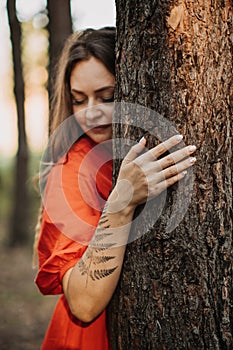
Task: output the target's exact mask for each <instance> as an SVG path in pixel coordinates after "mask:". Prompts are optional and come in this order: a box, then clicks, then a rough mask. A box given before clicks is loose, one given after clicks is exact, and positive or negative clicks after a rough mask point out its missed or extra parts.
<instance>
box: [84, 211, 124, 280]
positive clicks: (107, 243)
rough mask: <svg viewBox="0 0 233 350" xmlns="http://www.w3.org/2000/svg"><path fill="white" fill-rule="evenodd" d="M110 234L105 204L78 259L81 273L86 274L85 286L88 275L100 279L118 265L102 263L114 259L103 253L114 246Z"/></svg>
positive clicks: (111, 233)
mask: <svg viewBox="0 0 233 350" xmlns="http://www.w3.org/2000/svg"><path fill="white" fill-rule="evenodd" d="M112 236H113V232H111V228H110V223H109V219H108V215H107V206H105V207H104V209H103V213H102V216H101V219H100V221H99V225H98V227H97V229H96V232H95V235H94V237H93V239H92V241H91V243H90V245H89V247H88V249H87V251H86V253H85V254H84V256H83V258H82V259H81V260H80V261H79V268H80V272H81V275H86V286H87V283H88V278H89V277H90V278H91V279H92V280H93V281H96V280H100V279H102V278H105V277H108V276H110V275H111V274H112V273H113V272H114V271H115V270H116V269H117V267H118V266H113V267H109V268H107V267H106V268H104V264H107V263H108V262H109V261H111V260H114V259H115V256H112V255H109V254H108V253H109V252H108V253H106V254H105V251H106V250H107V249H110V248H113V247H115V246H116V243H115V242H111V237H112ZM98 265H101V267H98Z"/></svg>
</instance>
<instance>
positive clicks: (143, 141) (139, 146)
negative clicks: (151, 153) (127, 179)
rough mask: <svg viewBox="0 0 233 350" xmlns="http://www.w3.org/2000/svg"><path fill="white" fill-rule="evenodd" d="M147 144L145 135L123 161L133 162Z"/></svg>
mask: <svg viewBox="0 0 233 350" xmlns="http://www.w3.org/2000/svg"><path fill="white" fill-rule="evenodd" d="M145 145H146V139H145V137H142V138H141V140H140V141H139V142H138V143H137V144H136V145H134V146H133V147H132V148H131V149H130V151H129V152H128V153H127V154H126V156H125V158H124V159H123V162H122V163H125V164H127V163H129V162H132V161H133V160H134V159H136V158H137V157H138V155H139V154H140V153H141V152H142V151H143V149H144V148H145Z"/></svg>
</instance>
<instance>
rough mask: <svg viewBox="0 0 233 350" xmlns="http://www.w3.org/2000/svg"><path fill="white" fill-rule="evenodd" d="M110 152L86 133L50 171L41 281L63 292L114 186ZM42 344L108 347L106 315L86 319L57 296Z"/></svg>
mask: <svg viewBox="0 0 233 350" xmlns="http://www.w3.org/2000/svg"><path fill="white" fill-rule="evenodd" d="M111 179H112V162H111V154H110V153H109V152H107V150H106V149H104V148H103V146H100V145H96V144H95V143H94V142H93V141H91V140H90V139H89V138H88V137H87V136H84V137H83V138H82V139H80V140H79V141H78V142H77V143H75V144H74V145H73V146H72V148H71V149H70V150H69V152H68V153H67V155H66V156H64V157H63V158H62V159H61V161H59V162H58V164H56V165H55V166H54V167H53V168H52V170H51V172H50V174H49V177H48V182H47V185H46V194H45V197H44V201H43V204H44V208H45V209H44V213H43V219H42V225H41V233H40V239H39V245H38V255H39V271H38V274H37V276H36V280H35V281H36V284H37V286H38V287H39V289H40V291H41V292H42V293H43V294H62V293H63V290H62V278H63V276H64V274H65V273H66V271H67V270H68V269H69V268H71V267H73V266H74V265H75V264H76V263H77V262H78V260H79V259H80V258H81V257H82V255H83V253H84V252H85V250H86V247H87V245H88V242H89V241H90V239H91V237H92V235H93V233H94V231H95V228H96V226H97V224H98V221H99V218H100V215H101V210H102V209H103V206H104V203H105V201H106V199H107V198H108V195H109V192H110V190H111V187H112V182H111ZM41 349H42V350H62V349H64V350H71V349H72V350H78V349H81V350H108V349H110V347H109V344H108V338H107V331H106V315H105V311H103V312H102V314H101V315H99V317H97V318H96V319H95V320H94V321H93V322H91V323H88V324H85V323H83V322H81V321H79V320H78V319H76V318H75V317H74V316H73V315H72V314H71V312H70V310H69V306H68V304H67V302H66V299H65V296H64V295H62V296H61V298H60V299H59V300H58V303H57V306H56V308H55V311H54V314H53V316H52V319H51V321H50V324H49V327H48V330H47V332H46V335H45V338H44V341H43V345H42V348H41Z"/></svg>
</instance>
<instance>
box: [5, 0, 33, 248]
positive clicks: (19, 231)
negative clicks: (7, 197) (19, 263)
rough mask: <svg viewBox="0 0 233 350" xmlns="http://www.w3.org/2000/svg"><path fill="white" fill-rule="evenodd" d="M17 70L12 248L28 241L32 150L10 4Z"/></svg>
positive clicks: (18, 44) (17, 25) (16, 26)
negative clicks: (29, 143)
mask: <svg viewBox="0 0 233 350" xmlns="http://www.w3.org/2000/svg"><path fill="white" fill-rule="evenodd" d="M7 12H8V18H9V26H10V33H11V42H12V56H13V66H14V94H15V100H16V108H17V122H18V151H17V155H16V171H15V190H14V202H13V213H12V218H11V223H10V236H9V244H10V245H11V246H13V245H16V244H23V243H25V242H26V241H27V239H28V231H29V228H28V190H27V184H26V183H27V180H28V146H27V138H26V130H25V110H24V80H23V73H22V62H21V28H20V23H19V22H18V20H17V17H16V7H15V0H8V1H7Z"/></svg>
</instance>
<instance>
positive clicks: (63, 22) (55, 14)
mask: <svg viewBox="0 0 233 350" xmlns="http://www.w3.org/2000/svg"><path fill="white" fill-rule="evenodd" d="M47 7H48V15H49V24H48V31H49V84H48V91H49V98H51V96H52V95H53V91H52V89H53V84H54V78H55V77H54V74H55V66H56V64H57V60H58V57H59V55H60V53H61V50H62V48H63V45H64V42H65V40H66V39H67V37H68V36H69V35H70V34H71V33H72V19H71V10H70V0H56V1H54V0H48V1H47ZM49 125H51V120H49Z"/></svg>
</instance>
